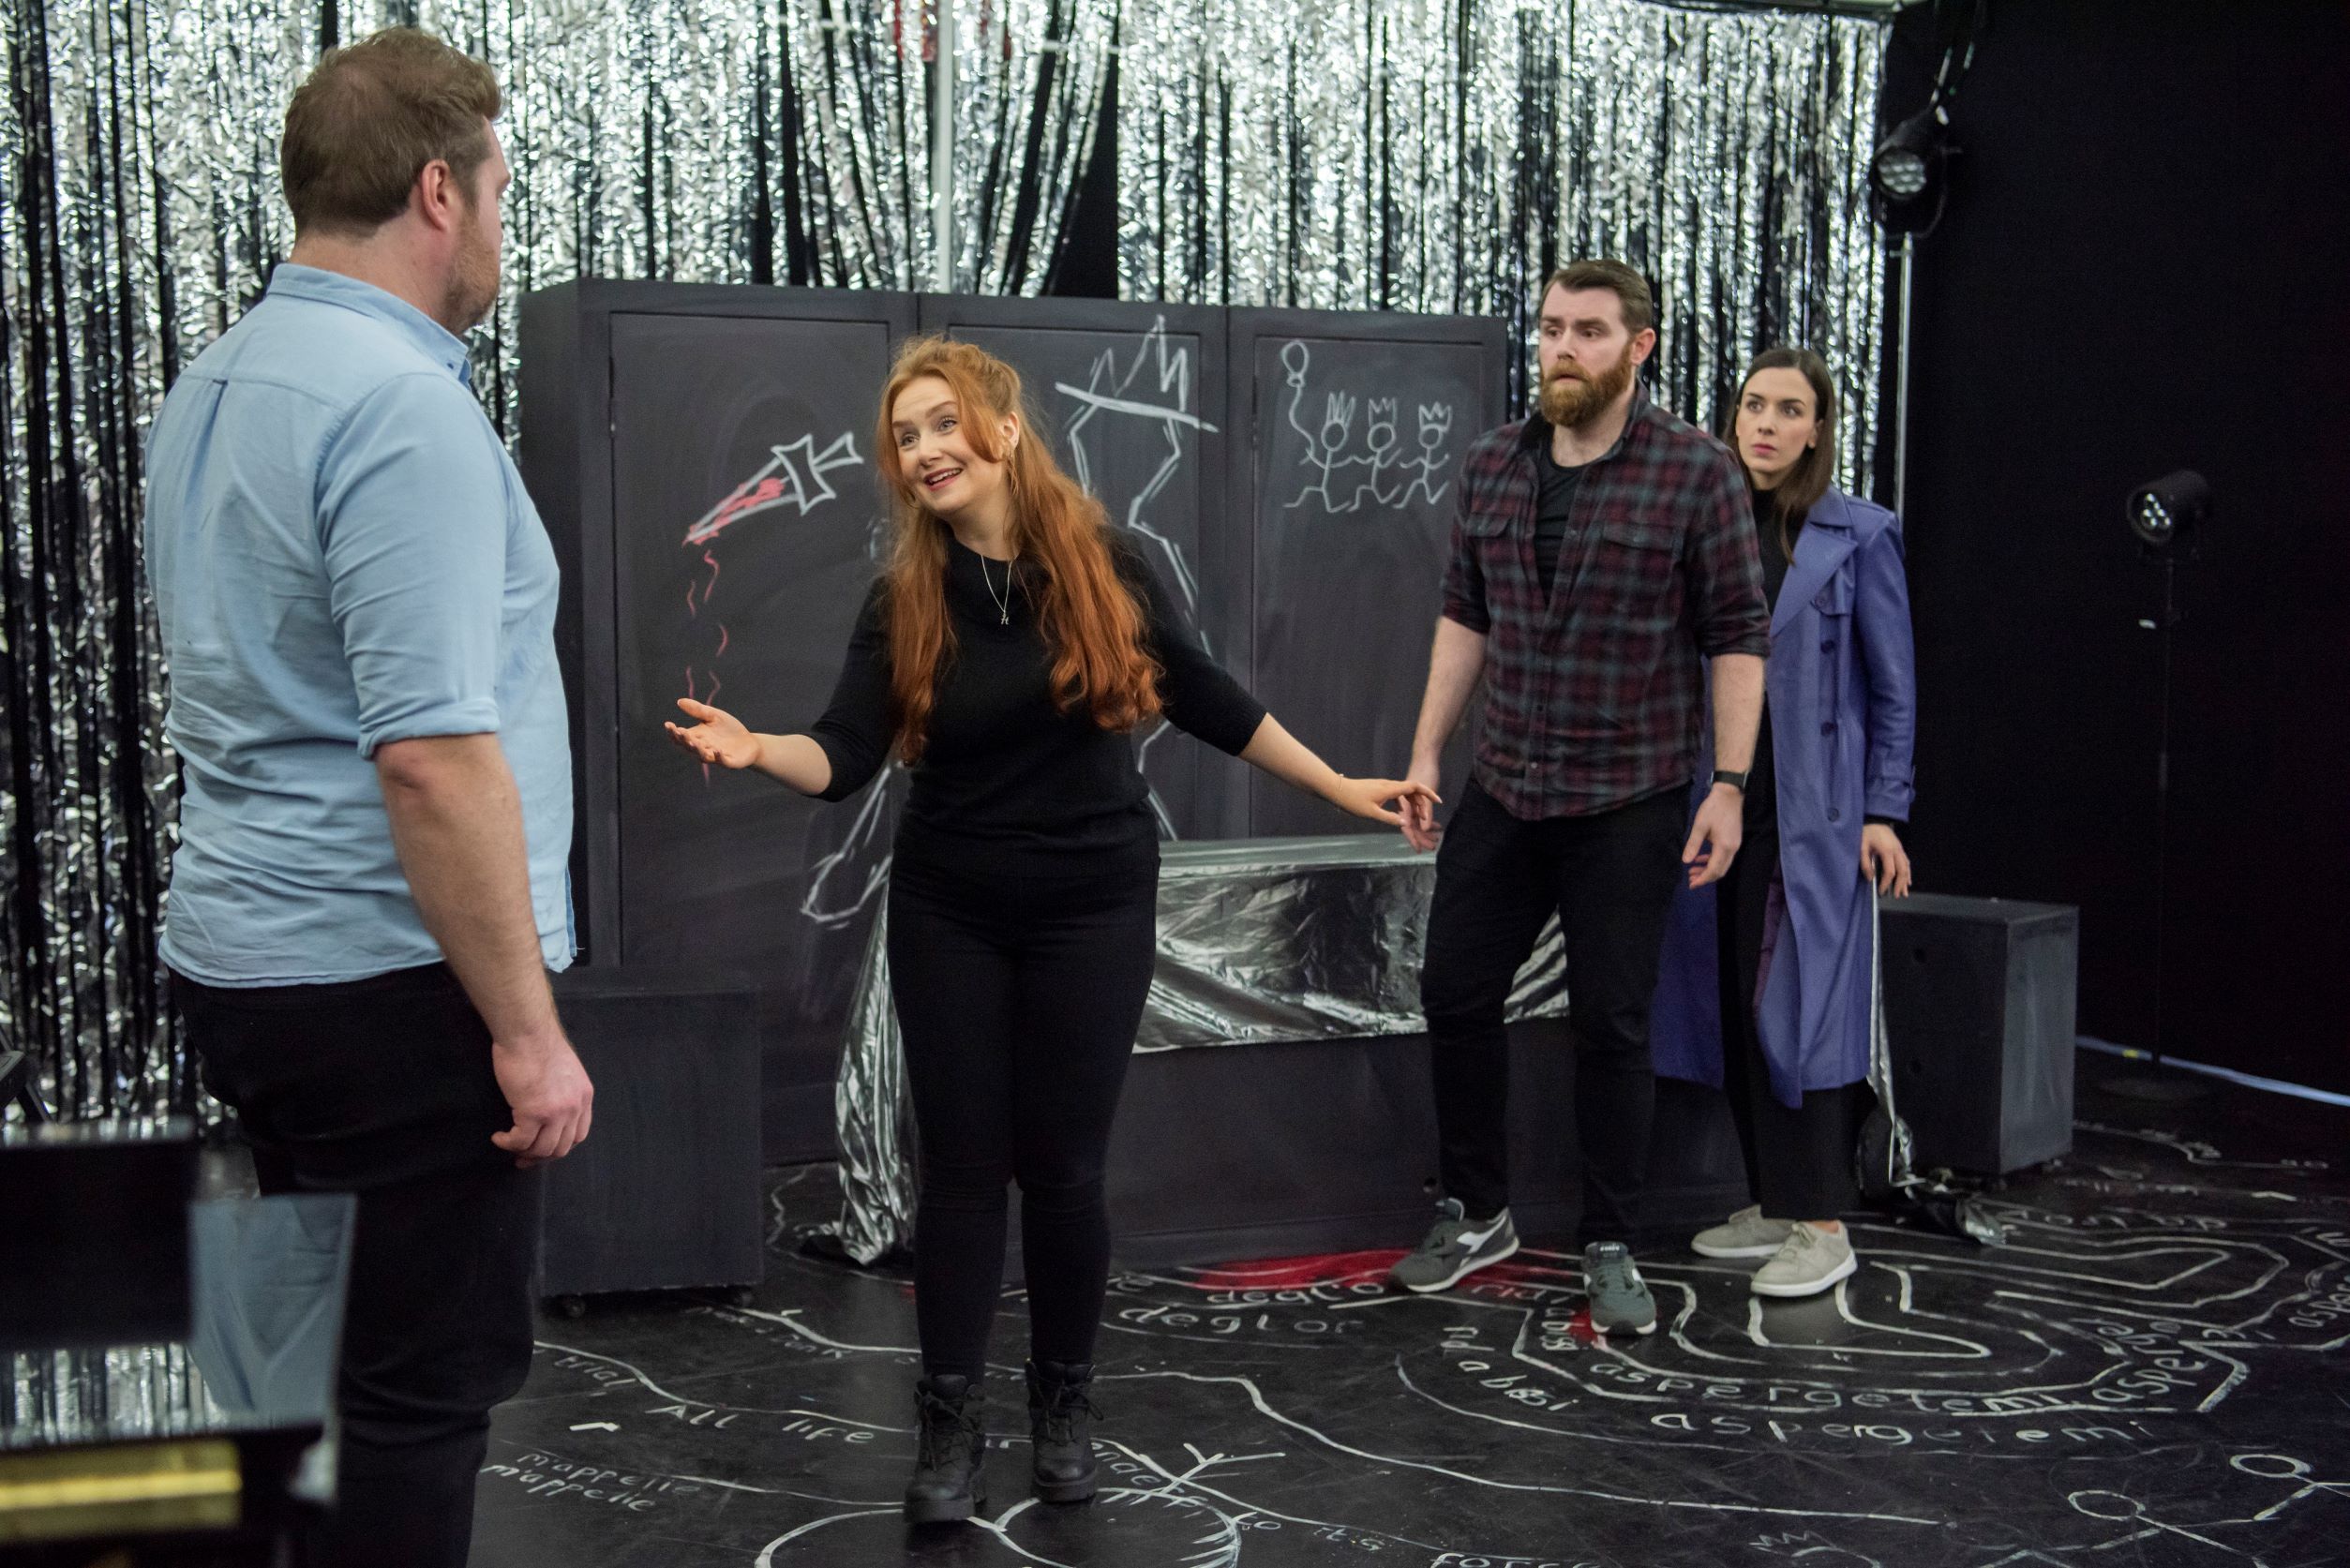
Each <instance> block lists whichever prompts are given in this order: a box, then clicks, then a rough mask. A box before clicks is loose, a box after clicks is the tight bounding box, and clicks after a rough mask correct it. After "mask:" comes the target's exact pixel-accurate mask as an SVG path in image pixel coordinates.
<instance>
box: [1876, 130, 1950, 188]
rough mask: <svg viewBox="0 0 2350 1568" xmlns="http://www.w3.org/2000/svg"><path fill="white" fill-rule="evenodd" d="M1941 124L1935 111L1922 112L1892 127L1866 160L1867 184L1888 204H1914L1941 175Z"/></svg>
mask: <svg viewBox="0 0 2350 1568" xmlns="http://www.w3.org/2000/svg"><path fill="white" fill-rule="evenodd" d="M1941 162H1942V124H1941V114H1940V111H1939V109H1938V108H1934V109H1922V110H1920V111H1919V112H1917V113H1915V114H1912V115H1910V116H1909V117H1908V119H1906V120H1904V121H1902V122H1901V124H1899V125H1897V126H1895V127H1893V134H1892V135H1891V136H1888V137H1886V138H1885V140H1884V142H1883V144H1882V145H1880V146H1879V148H1878V149H1877V155H1876V156H1875V157H1872V158H1870V159H1869V164H1868V178H1869V184H1870V185H1871V186H1873V187H1876V190H1877V194H1878V196H1879V198H1881V199H1882V200H1883V201H1884V202H1887V203H1888V204H1892V205H1899V204H1902V203H1906V202H1914V201H1916V200H1917V199H1918V198H1919V197H1921V196H1923V195H1924V194H1925V193H1926V190H1927V187H1930V186H1932V185H1933V183H1934V181H1935V178H1936V176H1937V175H1938V174H1939V173H1940V172H1941Z"/></svg>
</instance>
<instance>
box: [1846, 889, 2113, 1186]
mask: <svg viewBox="0 0 2350 1568" xmlns="http://www.w3.org/2000/svg"><path fill="white" fill-rule="evenodd" d="M1880 929H1881V930H1882V932H1883V941H1884V950H1883V956H1882V963H1883V966H1884V980H1885V1027H1886V1033H1887V1035H1888V1036H1889V1038H1891V1040H1892V1044H1893V1094H1894V1098H1896V1099H1897V1100H1898V1101H1899V1102H1900V1108H1901V1113H1902V1115H1903V1116H1904V1117H1906V1118H1907V1119H1908V1123H1909V1129H1910V1132H1911V1134H1912V1135H1913V1136H1914V1138H1915V1139H1916V1159H1917V1163H1918V1165H1919V1166H1920V1167H1921V1168H1931V1167H1934V1166H1938V1165H1947V1166H1949V1167H1950V1168H1951V1169H1953V1170H1955V1171H1971V1172H1981V1173H1983V1174H1986V1175H2000V1174H2004V1173H2006V1172H2011V1171H2018V1170H2021V1169H2023V1168H2024V1167H2025V1166H2028V1165H2037V1164H2039V1163H2040V1162H2041V1161H2043V1160H2047V1159H2054V1158H2055V1157H2057V1156H2058V1155H2061V1154H2063V1153H2065V1152H2066V1151H2068V1150H2069V1149H2071V1148H2072V1147H2073V1013H2074V1004H2075V1000H2076V996H2077V989H2078V968H2079V951H2080V935H2081V916H2080V911H2079V910H2077V909H2073V908H2069V907H2067V906H2065V905H2062V904H2054V903H2015V902H2013V901H2011V900H2006V899H1975V898H1953V897H1950V896H1948V895H1945V894H1934V893H1919V894H1915V895H1913V896H1911V897H1909V898H1906V899H1902V900H1899V901H1897V902H1892V903H1886V904H1885V906H1884V914H1883V917H1882V925H1881V928H1880Z"/></svg>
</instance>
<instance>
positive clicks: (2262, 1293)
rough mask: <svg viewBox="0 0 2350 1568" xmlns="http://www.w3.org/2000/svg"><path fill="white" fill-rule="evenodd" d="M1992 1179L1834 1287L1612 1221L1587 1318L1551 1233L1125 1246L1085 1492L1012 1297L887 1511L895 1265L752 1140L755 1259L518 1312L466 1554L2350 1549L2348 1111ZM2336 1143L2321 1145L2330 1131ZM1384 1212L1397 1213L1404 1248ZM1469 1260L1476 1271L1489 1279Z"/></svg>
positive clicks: (1444, 1566)
mask: <svg viewBox="0 0 2350 1568" xmlns="http://www.w3.org/2000/svg"><path fill="white" fill-rule="evenodd" d="M2129 1073H2136V1074H2140V1075H2143V1069H2139V1068H2126V1067H2124V1066H2122V1065H2121V1064H2118V1063H2116V1062H2114V1061H2112V1060H2110V1059H2107V1058H2102V1057H2089V1056H2085V1057H2084V1058H2083V1061H2082V1066H2081V1077H2082V1083H2081V1089H2080V1099H2079V1113H2080V1116H2081V1125H2080V1127H2079V1130H2078V1133H2077V1137H2076V1142H2075V1146H2074V1151H2073V1156H2072V1157H2071V1158H2069V1159H2067V1160H2066V1161H2064V1162H2062V1163H2061V1164H2060V1165H2058V1166H2056V1167H2052V1168H2050V1169H2047V1170H2044V1171H2043V1172H2037V1173H2035V1174H2034V1175H2032V1176H2031V1177H2029V1178H2028V1179H2024V1180H2019V1181H2017V1182H2015V1183H2013V1185H2011V1186H2010V1187H2008V1188H2007V1189H2006V1190H2004V1191H2002V1192H2000V1193H1999V1194H1998V1195H1997V1197H1996V1200H1995V1202H1996V1204H1997V1207H1998V1212H1999V1214H2000V1215H2001V1217H2003V1218H2004V1219H2005V1220H2006V1221H2007V1222H2008V1223H2009V1225H2010V1226H2011V1228H2012V1231H2013V1246H2010V1247H2006V1248H2004V1249H2001V1250H1997V1251H1986V1250H1979V1249H1976V1248H1974V1247H1971V1246H1969V1245H1967V1244H1964V1243H1960V1242H1956V1241H1953V1240H1946V1239H1942V1238H1940V1237H1938V1236H1936V1235H1933V1234H1929V1233H1924V1232H1911V1231H1904V1230H1899V1229H1894V1228H1891V1227H1887V1226H1883V1225H1878V1224H1865V1223H1864V1224H1861V1225H1860V1226H1859V1227H1858V1230H1857V1235H1858V1237H1859V1240H1860V1242H1861V1245H1862V1248H1863V1256H1864V1267H1863V1269H1862V1271H1861V1273H1860V1274H1859V1275H1858V1276H1856V1277H1854V1278H1853V1279H1852V1280H1850V1281H1849V1282H1848V1284H1847V1285H1846V1287H1844V1288H1843V1289H1842V1290H1840V1291H1839V1292H1837V1293H1836V1294H1835V1295H1834V1296H1831V1297H1825V1298H1820V1299H1818V1300H1815V1301H1811V1302H1797V1303H1773V1304H1771V1305H1769V1306H1758V1304H1757V1302H1756V1299H1755V1298H1754V1297H1753V1296H1751V1295H1750V1294H1749V1293H1748V1292H1747V1291H1746V1289H1745V1280H1744V1274H1743V1273H1741V1272H1739V1271H1738V1270H1737V1269H1736V1268H1735V1267H1734V1266H1729V1265H1716V1264H1711V1263H1707V1262H1703V1261H1702V1260H1699V1259H1698V1258H1696V1257H1694V1256H1693V1255H1691V1254H1689V1253H1687V1252H1685V1251H1683V1250H1680V1249H1679V1248H1678V1247H1658V1248H1655V1249H1653V1250H1651V1251H1649V1252H1646V1253H1644V1254H1643V1257H1642V1264H1643V1267H1644V1268H1645V1269H1646V1271H1647V1273H1648V1276H1649V1278H1650V1280H1651V1282H1652V1285H1653V1286H1654V1289H1655V1291H1656V1292H1657V1296H1658V1302H1659V1306H1660V1307H1661V1308H1662V1309H1663V1311H1664V1313H1665V1322H1664V1324H1663V1325H1662V1326H1661V1327H1660V1329H1659V1331H1658V1332H1657V1333H1656V1334H1655V1335H1654V1337H1650V1338H1647V1339H1630V1340H1627V1341H1624V1342H1621V1343H1594V1342H1593V1341H1592V1340H1591V1339H1590V1338H1589V1337H1588V1335H1587V1333H1585V1332H1583V1331H1582V1327H1583V1325H1582V1324H1581V1323H1580V1322H1579V1320H1578V1311H1579V1307H1581V1305H1582V1297H1581V1292H1580V1290H1579V1283H1578V1276H1577V1274H1576V1272H1575V1270H1574V1268H1573V1265H1572V1260H1571V1259H1570V1258H1569V1257H1568V1256H1567V1255H1566V1253H1565V1252H1564V1249H1563V1248H1559V1247H1534V1246H1530V1247H1528V1249H1527V1250H1526V1251H1525V1252H1523V1253H1521V1254H1520V1256H1519V1258H1518V1259H1517V1260H1514V1261H1513V1262H1512V1263H1510V1264H1505V1265H1503V1267H1502V1268H1500V1269H1497V1270H1493V1271H1489V1273H1487V1274H1485V1275H1482V1276H1479V1277H1478V1279H1479V1280H1481V1281H1483V1282H1482V1283H1480V1284H1478V1285H1477V1286H1476V1287H1475V1288H1474V1289H1472V1290H1466V1291H1462V1292H1456V1293H1455V1294H1453V1295H1450V1296H1442V1297H1433V1298H1413V1299H1398V1298H1396V1297H1392V1296H1389V1295H1388V1294H1386V1293H1385V1292H1384V1291H1382V1290H1381V1289H1380V1288H1379V1287H1378V1286H1377V1285H1376V1284H1375V1283H1374V1281H1375V1280H1376V1279H1377V1277H1378V1274H1379V1271H1380V1269H1381V1268H1382V1267H1383V1266H1384V1265H1385V1262H1386V1261H1387V1259H1388V1257H1389V1256H1391V1254H1375V1255H1362V1256H1355V1257H1351V1258H1350V1257H1341V1258H1334V1259H1318V1260H1298V1261H1291V1262H1274V1263H1262V1264H1247V1263H1235V1264H1234V1265H1233V1266H1231V1267H1229V1268H1224V1269H1218V1270H1206V1271H1203V1270H1173V1271H1167V1272H1163V1273H1159V1274H1143V1273H1125V1274H1121V1275H1120V1276H1119V1277H1117V1279H1116V1280H1115V1284H1114V1287H1113V1292H1114V1293H1113V1298H1112V1301H1111V1304H1110V1309H1109V1314H1108V1322H1107V1325H1106V1326H1107V1328H1108V1330H1109V1332H1108V1333H1106V1334H1105V1335H1104V1337H1103V1344H1102V1350H1101V1357H1102V1387H1101V1402H1102V1403H1103V1405H1104V1406H1105V1408H1106V1410H1107V1411H1108V1417H1109V1419H1108V1420H1107V1421H1106V1423H1105V1424H1104V1425H1103V1426H1102V1427H1101V1435H1102V1437H1103V1438H1104V1439H1106V1441H1107V1456H1108V1458H1109V1461H1110V1465H1109V1469H1110V1471H1112V1472H1113V1473H1111V1474H1109V1475H1108V1476H1107V1477H1106V1481H1107V1485H1106V1486H1105V1487H1104V1490H1103V1492H1102V1495H1101V1497H1100V1500H1099V1501H1097V1502H1096V1503H1095V1504H1093V1505H1091V1506H1088V1507H1081V1508H1055V1507H1047V1506H1045V1505H1042V1504H1039V1503H1035V1502H1032V1501H1028V1499H1027V1495H1026V1487H1025V1471H1026V1465H1027V1457H1028V1456H1027V1447H1026V1441H1025V1426H1023V1425H1021V1420H1022V1418H1021V1414H1020V1412H1019V1411H1017V1410H1016V1409H1015V1408H1014V1407H1015V1404H1016V1401H1017V1398H1018V1390H1017V1371H1016V1368H1017V1367H1018V1366H1019V1362H1020V1358H1021V1355H1022V1354H1023V1353H1024V1347H1025V1315H1024V1312H1023V1308H1022V1303H1021V1301H1020V1299H1019V1297H1018V1295H1017V1294H1016V1293H1011V1294H1008V1295H1007V1297H1006V1299H1005V1301H1004V1304H1003V1312H1002V1316H1001V1318H1000V1320H999V1323H998V1333H997V1337H996V1340H995V1352H994V1353H995V1358H996V1360H997V1362H998V1363H999V1364H1000V1366H1002V1367H1003V1368H1005V1369H1006V1371H1005V1374H1004V1375H1003V1376H1002V1377H1000V1378H997V1379H995V1380H993V1381H994V1394H995V1423H994V1425H995V1427H996V1429H997V1431H998V1432H999V1434H1001V1436H1002V1441H1001V1443H1000V1446H999V1448H998V1449H997V1450H996V1451H995V1452H993V1453H991V1455H990V1456H989V1461H988V1474H989V1476H990V1486H991V1491H992V1494H993V1503H992V1506H991V1507H990V1508H989V1510H988V1511H987V1514H986V1516H985V1518H984V1519H983V1520H982V1521H980V1522H978V1523H976V1524H973V1525H970V1526H965V1527H961V1528H947V1529H929V1530H924V1531H920V1532H916V1531H909V1530H908V1529H907V1527H906V1526H905V1525H904V1524H902V1523H901V1522H900V1520H899V1517H898V1512H897V1498H898V1491H899V1488H900V1486H902V1485H903V1484H904V1482H905V1479H906V1470H907V1467H908V1465H909V1462H910V1456H911V1454H912V1451H913V1450H912V1439H911V1437H910V1435H909V1431H908V1427H909V1426H910V1424H911V1395H910V1393H909V1383H910V1381H911V1380H912V1378H913V1376H914V1366H915V1362H914V1356H913V1353H912V1351H911V1350H910V1348H909V1347H911V1346H912V1344H913V1342H914V1315H913V1307H912V1303H911V1301H910V1299H909V1297H908V1292H907V1288H906V1282H905V1280H904V1278H903V1277H885V1276H881V1275H875V1274H867V1273H861V1272H859V1271H857V1270H854V1269H851V1268H848V1267H846V1266H841V1265H835V1264H831V1263H827V1262H820V1261H817V1260H815V1259H811V1258H808V1257H803V1256H801V1255H800V1253H799V1252H798V1251H797V1250H796V1248H795V1246H794V1243H795V1241H796V1240H797V1237H798V1235H799V1234H800V1233H801V1232H805V1231H806V1230H808V1229H810V1228H813V1227H816V1226H817V1225H820V1224H822V1223H823V1222H824V1221H826V1220H828V1219H829V1218H830V1217H831V1214H832V1205H833V1203H834V1202H835V1193H834V1188H833V1187H832V1185H831V1172H830V1171H829V1170H828V1169H826V1168H821V1167H811V1168H803V1169H801V1170H795V1171H786V1172H778V1173H777V1177H776V1186H775V1189H774V1211H773V1214H774V1225H773V1232H772V1234H771V1246H770V1262H769V1273H768V1280H767V1284H766V1285H765V1286H764V1288H762V1289H761V1290H760V1291H759V1292H758V1293H757V1299H756V1303H755V1304H754V1305H753V1306H751V1307H742V1308H737V1307H731V1306H727V1305H725V1304H722V1303H720V1302H718V1301H716V1300H715V1299H711V1300H689V1299H681V1298H676V1297H666V1298H632V1299H627V1300H621V1301H604V1302H599V1303H597V1304H596V1305H595V1306H594V1307H593V1308H592V1309H591V1312H590V1313H589V1315H588V1316H587V1317H586V1318H585V1319H584V1320H581V1321H577V1322H564V1321H561V1320H559V1319H554V1318H548V1319H546V1320H544V1321H543V1324H542V1326H543V1330H544V1335H545V1337H544V1341H543V1342H542V1343H541V1345H540V1347H539V1355H538V1363H537V1366H536V1367H535V1368H534V1370H533V1372H532V1374H531V1381H530V1383H529V1386H528V1387H527V1388H526V1389H525V1390H524V1392H523V1394H522V1396H520V1397H519V1398H517V1399H516V1400H515V1401H514V1402H513V1403H511V1404H509V1405H507V1406H505V1407H504V1408H502V1409H501V1411H499V1412H498V1416H497V1422H496V1427H495V1431H494V1435H493V1439H492V1445H491V1453H490V1465H489V1469H488V1471H487V1472H486V1474H485V1475H484V1477H483V1480H482V1485H481V1493H480V1512H479V1516H478V1524H477V1527H476V1531H475V1534H474V1551H473V1561H474V1563H475V1565H476V1568H556V1565H561V1568H622V1565H626V1568H640V1565H641V1568H704V1565H709V1568H719V1565H726V1568H752V1565H756V1568H800V1565H809V1564H822V1565H825V1568H860V1565H863V1564H882V1563H924V1564H930V1563H957V1564H975V1565H978V1564H985V1565H989V1568H994V1565H999V1564H1000V1565H1003V1568H1014V1565H1020V1564H1030V1565H1036V1564H1042V1565H1059V1568H1112V1565H1115V1568H1227V1565H1230V1568H1343V1565H1359V1568H1379V1565H1384V1564H1398V1565H1412V1568H1534V1565H1537V1564H1555V1565H1557V1568H1569V1565H1579V1564H1609V1565H1616V1568H1647V1565H1652V1564H1656V1565H1661V1564H1671V1565H1673V1568H1711V1565H1715V1564H1721V1565H1731V1564H1735V1565H1738V1568H1768V1565H1773V1564H1786V1565H1789V1568H1795V1565H1798V1564H1800V1565H1801V1568H1867V1565H1870V1564H1879V1565H1883V1568H1938V1565H1944V1564H1947V1565H1951V1568H2005V1565H2023V1564H2048V1565H2052V1568H2100V1565H2109V1568H2120V1565H2124V1564H2165V1565H2167V1564H2182V1565H2185V1564H2205V1563H2208V1564H2213V1565H2223V1564H2225V1565H2235V1568H2248V1565H2252V1564H2265V1565H2267V1568H2298V1565H2305V1564H2316V1563H2342V1562H2345V1561H2350V1350H2345V1345H2350V1177H2346V1176H2345V1173H2344V1172H2343V1166H2342V1163H2341V1155H2342V1151H2343V1149H2344V1148H2345V1147H2346V1146H2350V1141H2345V1137H2344V1134H2345V1131H2350V1112H2343V1111H2338V1110H2329V1109H2327V1108H2325V1107H2321V1106H2315V1105H2312V1104H2309V1103H2307V1102H2304V1101H2298V1100H2293V1099H2287V1098H2282V1097H2278V1096H2273V1095H2264V1094H2259V1093H2256V1092H2253V1091H2249V1090H2242V1089H2237V1088H2233V1087H2225V1086H2221V1087H2217V1088H2215V1089H2214V1090H2213V1091H2212V1092H2211V1093H2209V1094H2208V1095H2207V1096H2205V1097H2204V1098H2199V1099H2197V1100H2194V1101H2193V1102H2190V1103H2186V1104H2165V1103H2160V1102H2148V1101H2144V1100H2133V1099H2125V1098H2118V1097H2117V1096H2115V1095H2114V1094H2112V1093H2110V1092H2107V1089H2106V1088H2105V1087H2104V1085H2109V1084H2110V1083H2112V1082H2113V1081H2114V1080H2116V1079H2117V1078H2118V1077H2120V1076H2122V1075H2124V1074H2129ZM2329 1161H2330V1163H2329ZM1405 1239H1406V1238H1402V1237H1399V1238H1398V1242H1399V1244H1400V1243H1401V1242H1402V1241H1403V1240H1405ZM1496 1276H1499V1277H1496Z"/></svg>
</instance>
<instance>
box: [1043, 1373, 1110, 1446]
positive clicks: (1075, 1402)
mask: <svg viewBox="0 0 2350 1568" xmlns="http://www.w3.org/2000/svg"><path fill="white" fill-rule="evenodd" d="M1080 1414H1083V1415H1085V1416H1087V1417H1090V1418H1091V1419H1093V1420H1095V1421H1099V1420H1100V1419H1101V1411H1100V1407H1099V1406H1097V1405H1096V1404H1095V1403H1094V1402H1093V1395H1092V1394H1091V1393H1089V1392H1088V1391H1087V1390H1086V1389H1085V1388H1084V1387H1082V1386H1080V1385H1078V1384H1075V1383H1061V1384H1058V1385H1056V1386H1055V1388H1054V1390H1053V1392H1052V1395H1051V1396H1050V1397H1048V1398H1047V1399H1046V1401H1045V1405H1044V1435H1045V1436H1046V1437H1047V1438H1049V1439H1051V1440H1052V1441H1055V1442H1073V1441H1076V1430H1075V1428H1076V1422H1077V1417H1078V1416H1079V1415H1080Z"/></svg>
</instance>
